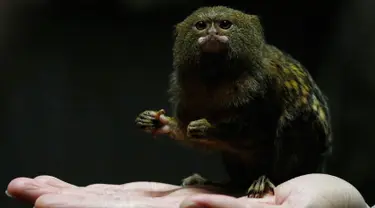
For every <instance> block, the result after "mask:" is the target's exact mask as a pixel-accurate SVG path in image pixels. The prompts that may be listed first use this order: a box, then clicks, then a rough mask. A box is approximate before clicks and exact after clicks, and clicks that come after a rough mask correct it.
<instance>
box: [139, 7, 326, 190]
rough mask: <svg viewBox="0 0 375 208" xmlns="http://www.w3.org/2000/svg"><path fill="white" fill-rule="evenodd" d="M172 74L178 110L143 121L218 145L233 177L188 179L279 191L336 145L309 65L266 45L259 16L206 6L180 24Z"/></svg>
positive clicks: (149, 128) (178, 136) (147, 115)
mask: <svg viewBox="0 0 375 208" xmlns="http://www.w3.org/2000/svg"><path fill="white" fill-rule="evenodd" d="M173 58H174V60H173V67H174V70H173V72H172V73H171V76H170V89H169V93H170V102H171V103H172V106H173V115H171V117H169V116H167V115H166V114H165V112H164V110H159V111H158V110H146V111H144V112H142V113H140V114H139V115H138V117H137V118H136V121H135V122H136V124H137V126H138V127H140V128H141V129H143V130H144V131H146V132H151V133H153V134H168V135H169V136H170V137H171V138H173V139H175V140H178V141H181V142H184V143H187V144H191V145H192V146H194V147H202V148H207V149H209V150H216V151H219V152H220V153H221V155H222V159H223V163H224V165H225V167H226V170H227V172H228V175H229V177H230V180H229V181H226V182H213V181H210V180H209V179H206V178H204V177H202V176H200V175H199V174H193V175H192V176H190V177H187V178H185V179H184V180H183V183H182V185H183V186H188V185H216V186H220V187H222V188H227V189H228V190H229V189H230V190H243V192H245V191H246V190H247V194H248V196H249V197H263V196H264V195H265V194H267V193H271V194H272V193H273V188H274V187H275V186H274V184H275V185H277V184H280V183H282V182H284V181H287V180H289V179H291V178H294V177H297V176H300V175H303V174H308V173H314V172H322V171H323V164H324V161H325V158H326V156H327V153H329V152H330V151H329V150H330V146H331V124H330V115H329V109H328V106H327V102H326V98H325V96H324V95H323V94H322V93H321V91H320V89H319V88H318V86H317V85H316V83H315V82H314V80H313V79H312V77H311V76H310V74H309V73H308V71H307V70H306V69H305V68H304V67H303V66H302V65H301V64H300V63H299V62H298V61H296V60H294V59H293V58H292V57H291V56H289V55H288V54H286V53H284V52H282V51H280V50H279V49H277V48H276V47H274V46H272V45H270V44H268V43H266V41H265V38H264V34H263V29H262V26H261V23H260V21H259V18H258V17H257V16H256V15H249V14H245V13H243V12H241V11H238V10H234V9H231V8H228V7H223V6H215V7H203V8H200V9H198V10H196V11H194V12H193V13H192V14H191V15H190V16H188V17H187V18H186V19H185V20H184V21H183V22H181V23H179V24H178V25H177V26H176V39H175V43H174V47H173Z"/></svg>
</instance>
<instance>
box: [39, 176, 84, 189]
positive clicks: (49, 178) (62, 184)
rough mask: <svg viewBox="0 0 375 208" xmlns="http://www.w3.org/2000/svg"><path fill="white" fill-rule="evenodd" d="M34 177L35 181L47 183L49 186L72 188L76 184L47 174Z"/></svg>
mask: <svg viewBox="0 0 375 208" xmlns="http://www.w3.org/2000/svg"><path fill="white" fill-rule="evenodd" d="M34 179H35V180H37V181H40V182H42V183H45V184H48V185H50V186H54V187H57V188H73V187H77V186H74V185H72V184H70V183H67V182H65V181H62V180H60V179H58V178H55V177H53V176H48V175H42V176H38V177H35V178H34Z"/></svg>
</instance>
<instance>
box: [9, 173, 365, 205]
mask: <svg viewBox="0 0 375 208" xmlns="http://www.w3.org/2000/svg"><path fill="white" fill-rule="evenodd" d="M7 192H8V194H9V195H11V196H13V197H14V198H16V199H19V200H25V201H28V202H30V203H33V204H35V207H36V208H46V207H49V208H62V207H64V208H68V207H69V208H107V207H111V208H112V207H113V208H120V207H121V208H127V207H144V208H158V207H163V208H168V207H170V208H172V207H173V208H176V207H181V208H195V207H196V208H198V207H211V208H252V207H254V208H255V207H256V208H276V207H283V208H287V207H290V208H292V207H298V208H303V207H321V208H324V207H358V208H360V207H368V206H367V205H366V203H365V201H364V199H363V197H362V196H361V194H360V193H359V192H358V191H357V190H356V189H355V188H354V187H353V186H352V185H350V184H349V183H347V182H345V181H344V180H342V179H339V178H337V177H334V176H330V175H324V174H309V175H304V176H301V177H297V178H294V179H292V180H289V181H287V182H285V183H283V184H281V185H279V186H277V187H276V189H275V195H274V196H266V197H265V198H262V199H250V198H247V197H240V198H235V197H230V196H225V195H221V194H218V192H215V190H213V189H212V190H209V189H202V188H181V187H180V186H175V185H169V184H163V183H156V182H134V183H128V184H124V185H108V184H94V185H90V186H87V187H78V186H74V185H72V184H69V183H66V182H64V181H61V180H59V179H57V178H54V177H51V176H39V177H36V178H34V179H30V178H16V179H14V180H12V181H11V182H10V184H9V185H8V189H7Z"/></svg>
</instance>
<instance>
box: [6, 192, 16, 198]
mask: <svg viewBox="0 0 375 208" xmlns="http://www.w3.org/2000/svg"><path fill="white" fill-rule="evenodd" d="M5 195H7V196H8V197H9V198H14V197H13V196H12V195H10V193H9V192H8V191H5Z"/></svg>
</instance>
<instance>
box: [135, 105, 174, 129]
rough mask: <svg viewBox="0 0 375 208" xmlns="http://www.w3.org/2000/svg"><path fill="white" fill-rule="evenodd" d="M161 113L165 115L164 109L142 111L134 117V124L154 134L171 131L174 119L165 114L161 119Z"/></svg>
mask: <svg viewBox="0 0 375 208" xmlns="http://www.w3.org/2000/svg"><path fill="white" fill-rule="evenodd" d="M161 115H165V110H163V109H161V110H159V111H155V110H146V111H143V112H142V113H140V114H139V115H138V116H137V118H136V119H135V124H136V125H137V126H138V127H139V128H141V129H142V130H144V131H145V132H147V133H151V134H152V135H154V136H155V135H156V134H168V133H170V132H171V130H172V127H174V126H175V121H174V120H173V118H171V117H167V116H164V117H165V119H161V118H160V116H161Z"/></svg>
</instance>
